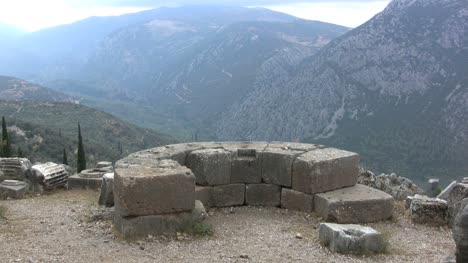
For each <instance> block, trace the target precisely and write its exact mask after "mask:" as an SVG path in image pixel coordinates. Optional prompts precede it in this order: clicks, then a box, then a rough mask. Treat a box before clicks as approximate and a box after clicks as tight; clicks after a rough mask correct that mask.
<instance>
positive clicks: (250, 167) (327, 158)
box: [113, 142, 393, 237]
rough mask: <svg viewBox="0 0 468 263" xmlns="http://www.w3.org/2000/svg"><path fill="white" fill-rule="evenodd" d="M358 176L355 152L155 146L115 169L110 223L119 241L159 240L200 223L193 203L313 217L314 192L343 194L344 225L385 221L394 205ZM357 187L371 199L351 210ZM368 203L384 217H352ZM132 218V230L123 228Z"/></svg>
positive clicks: (267, 145) (251, 145) (279, 145)
mask: <svg viewBox="0 0 468 263" xmlns="http://www.w3.org/2000/svg"><path fill="white" fill-rule="evenodd" d="M358 173H359V155H357V154H356V153H352V152H348V151H344V150H339V149H334V148H327V147H325V146H321V145H314V144H304V143H286V142H205V143H187V144H174V145H167V146H162V147H157V148H154V149H149V150H144V151H141V152H137V153H134V154H131V155H129V156H127V157H126V158H124V159H122V160H120V161H118V162H117V163H116V165H115V177H114V186H113V190H114V191H113V192H114V199H115V206H116V216H115V219H114V224H115V226H116V229H117V231H118V232H120V233H121V234H123V236H124V237H133V236H138V235H145V234H146V235H147V234H160V232H161V231H162V229H164V227H161V225H166V226H167V228H166V230H168V231H169V232H170V231H174V230H175V229H178V228H180V227H182V226H181V224H182V222H183V224H185V225H186V224H190V223H192V224H193V223H195V221H193V220H192V219H193V218H200V216H199V214H200V211H201V210H200V209H198V210H197V208H196V205H195V200H200V201H202V202H203V205H204V206H207V207H228V206H242V205H253V206H276V207H282V208H285V209H291V210H298V211H303V212H312V211H314V199H315V198H316V196H317V194H320V193H326V192H330V191H334V190H338V189H346V192H347V193H348V194H347V195H344V196H343V198H344V200H342V201H344V205H341V206H339V209H341V210H342V211H341V212H340V213H343V214H344V215H346V217H348V218H351V219H350V220H349V222H353V223H367V222H373V221H377V220H385V219H388V218H389V217H390V216H391V214H392V211H393V210H392V209H393V199H392V198H391V196H389V195H387V194H385V193H383V192H380V191H378V190H375V191H370V190H369V189H368V188H367V187H365V186H358V187H356V182H357V178H358ZM362 188H365V190H366V191H367V192H370V193H369V194H368V195H366V196H361V198H360V200H359V202H358V204H357V205H356V202H355V199H356V198H355V195H358V192H359V191H361V190H362ZM346 198H348V199H349V200H348V199H346ZM315 204H317V202H315ZM368 205H372V206H375V207H379V206H380V207H384V208H385V209H386V212H385V213H384V215H382V216H380V217H377V216H373V217H370V218H365V217H362V216H357V215H359V214H360V212H364V210H366V209H367V208H366V207H368ZM320 207H321V209H322V210H323V211H325V212H324V213H328V211H330V213H332V212H333V209H335V207H336V204H334V203H328V202H321V203H320ZM351 210H353V211H355V213H351V212H350V211H351ZM361 214H362V213H361ZM140 217H144V218H140ZM335 217H337V216H335ZM136 218H139V219H136ZM324 218H326V217H325V216H324ZM329 218H330V219H332V217H329ZM339 218H341V217H339ZM130 219H131V221H132V222H134V224H133V225H132V224H127V223H128V222H129V220H130ZM123 221H126V223H125V224H123V223H122V222H123ZM123 225H125V227H122V226H123ZM130 225H132V227H130ZM149 226H151V228H152V229H153V230H154V229H156V230H157V231H156V230H154V231H153V232H152V233H147V232H145V231H151V230H150V229H149ZM130 228H132V229H131V230H130Z"/></svg>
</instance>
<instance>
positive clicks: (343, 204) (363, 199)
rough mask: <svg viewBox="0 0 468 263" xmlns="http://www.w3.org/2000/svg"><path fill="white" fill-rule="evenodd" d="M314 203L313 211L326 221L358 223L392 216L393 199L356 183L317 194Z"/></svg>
mask: <svg viewBox="0 0 468 263" xmlns="http://www.w3.org/2000/svg"><path fill="white" fill-rule="evenodd" d="M314 203H315V212H316V213H317V214H318V215H320V216H321V217H323V218H324V219H325V220H327V221H331V222H337V223H340V224H348V223H351V224H359V223H370V222H376V221H381V220H387V219H389V218H390V217H392V215H393V203H394V199H393V197H392V196H391V195H389V194H387V193H384V192H382V191H379V190H377V189H374V188H371V187H368V186H364V185H360V184H358V185H355V186H353V187H347V188H343V189H339V190H335V191H331V192H327V193H322V194H317V195H315V197H314Z"/></svg>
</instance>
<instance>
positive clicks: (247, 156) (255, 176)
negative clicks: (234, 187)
mask: <svg viewBox="0 0 468 263" xmlns="http://www.w3.org/2000/svg"><path fill="white" fill-rule="evenodd" d="M261 181H262V155H261V154H260V153H258V152H257V150H255V149H238V150H237V154H236V156H235V157H234V158H233V160H232V167H231V183H233V184H235V183H249V184H256V183H257V184H258V183H260V182H261Z"/></svg>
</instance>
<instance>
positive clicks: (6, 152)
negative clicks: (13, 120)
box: [1, 116, 11, 157]
mask: <svg viewBox="0 0 468 263" xmlns="http://www.w3.org/2000/svg"><path fill="white" fill-rule="evenodd" d="M1 145H2V151H1V152H2V156H3V157H11V143H10V136H9V135H8V130H7V127H6V121H5V117H4V116H2V143H1Z"/></svg>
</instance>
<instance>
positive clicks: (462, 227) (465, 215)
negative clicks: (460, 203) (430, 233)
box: [452, 204, 468, 263]
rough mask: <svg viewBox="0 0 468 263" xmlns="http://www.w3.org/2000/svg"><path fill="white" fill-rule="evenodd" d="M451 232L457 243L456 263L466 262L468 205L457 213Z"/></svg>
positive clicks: (467, 257)
mask: <svg viewBox="0 0 468 263" xmlns="http://www.w3.org/2000/svg"><path fill="white" fill-rule="evenodd" d="M452 233H453V238H454V239H455V243H456V244H457V251H456V259H457V263H463V262H468V205H466V204H465V207H464V208H463V209H462V210H461V211H460V213H459V214H458V215H457V217H456V219H455V223H454V226H453V230H452Z"/></svg>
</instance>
